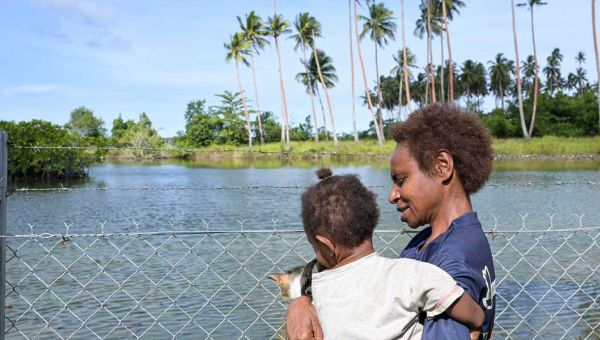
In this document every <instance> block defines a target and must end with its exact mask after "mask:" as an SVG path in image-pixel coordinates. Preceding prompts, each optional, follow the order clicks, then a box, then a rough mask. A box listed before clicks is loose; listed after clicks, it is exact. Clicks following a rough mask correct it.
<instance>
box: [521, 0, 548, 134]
mask: <svg viewBox="0 0 600 340" xmlns="http://www.w3.org/2000/svg"><path fill="white" fill-rule="evenodd" d="M547 4H548V3H547V2H543V1H542V0H527V2H522V3H519V4H517V6H519V7H523V6H527V7H528V8H529V14H530V16H531V41H532V43H533V58H534V62H535V67H534V70H535V77H534V79H533V110H532V112H531V122H529V132H528V136H529V138H531V134H532V133H533V127H534V125H535V113H536V111H537V97H538V87H539V79H538V69H539V67H538V61H537V51H536V45H535V27H534V21H533V9H534V7H535V6H543V5H547Z"/></svg>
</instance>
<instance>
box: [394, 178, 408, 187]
mask: <svg viewBox="0 0 600 340" xmlns="http://www.w3.org/2000/svg"><path fill="white" fill-rule="evenodd" d="M404 181H406V177H401V178H398V179H396V185H397V186H399V187H402V184H404Z"/></svg>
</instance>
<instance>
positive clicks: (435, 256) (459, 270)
mask: <svg viewBox="0 0 600 340" xmlns="http://www.w3.org/2000/svg"><path fill="white" fill-rule="evenodd" d="M430 235H431V227H428V228H425V229H424V230H422V231H421V232H420V233H418V234H417V235H416V236H415V237H414V238H413V239H412V240H411V241H410V242H409V244H408V245H407V246H406V248H405V249H404V250H403V251H402V254H401V255H400V257H403V258H409V259H414V260H419V261H423V262H428V263H431V264H434V265H436V266H438V267H440V268H441V269H443V270H444V271H446V272H447V273H448V274H450V276H452V277H453V278H454V280H455V281H456V282H457V283H458V285H459V286H461V287H462V288H463V289H464V290H465V291H466V292H468V293H469V294H470V295H471V297H472V298H473V300H475V301H477V302H478V303H479V305H480V306H481V308H482V309H483V311H484V313H485V321H484V324H483V327H482V330H481V331H482V336H481V337H480V338H481V339H490V338H491V336H492V329H493V327H494V316H495V309H496V308H495V307H496V304H495V301H496V298H495V293H496V287H495V285H496V281H495V280H496V274H495V271H494V262H493V261H492V252H491V250H490V245H489V243H488V240H487V238H486V237H485V234H484V233H483V230H482V228H481V223H480V222H479V219H478V218H477V214H476V213H467V214H464V215H462V216H460V217H459V218H457V219H456V220H454V221H452V223H451V224H450V227H449V228H448V230H447V231H446V232H445V233H443V234H441V235H439V236H438V237H436V238H435V239H434V240H433V241H431V242H430V243H429V244H428V245H427V246H426V247H425V248H423V249H421V248H422V247H423V245H424V244H425V241H426V240H427V238H428V237H429V236H430ZM420 250H421V251H420ZM422 339H423V340H429V339H432V340H433V339H436V340H439V339H469V329H468V327H467V326H465V325H463V324H461V323H459V322H458V321H454V320H453V319H451V318H450V317H449V316H448V315H447V314H445V313H444V314H441V315H440V316H438V317H435V318H433V319H425V320H424V323H423V337H422Z"/></svg>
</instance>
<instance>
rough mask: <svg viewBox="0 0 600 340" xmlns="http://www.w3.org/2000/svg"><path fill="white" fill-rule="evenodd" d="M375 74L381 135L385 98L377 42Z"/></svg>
mask: <svg viewBox="0 0 600 340" xmlns="http://www.w3.org/2000/svg"><path fill="white" fill-rule="evenodd" d="M375 75H376V76H377V112H378V113H379V129H381V135H382V136H383V98H381V80H380V79H379V60H378V58H377V42H375Z"/></svg>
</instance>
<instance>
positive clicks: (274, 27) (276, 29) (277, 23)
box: [267, 14, 291, 146]
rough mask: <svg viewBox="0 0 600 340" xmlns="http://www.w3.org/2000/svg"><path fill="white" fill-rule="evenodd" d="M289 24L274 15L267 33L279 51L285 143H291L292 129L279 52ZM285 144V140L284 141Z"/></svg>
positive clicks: (268, 23) (288, 31)
mask: <svg viewBox="0 0 600 340" xmlns="http://www.w3.org/2000/svg"><path fill="white" fill-rule="evenodd" d="M288 26H289V23H288V22H287V21H286V20H284V19H283V16H281V15H279V14H275V15H273V17H270V18H269V20H268V21H267V32H268V33H269V35H270V36H272V37H273V39H274V40H275V49H276V51H277V71H278V73H279V89H280V90H281V101H282V105H283V121H284V129H285V143H287V144H288V146H289V143H290V127H289V116H288V111H287V101H286V97H285V84H284V83H283V70H282V68H283V67H282V65H281V52H280V50H279V37H280V36H281V35H282V34H287V33H290V32H291V30H290V29H288ZM282 142H283V140H282Z"/></svg>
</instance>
